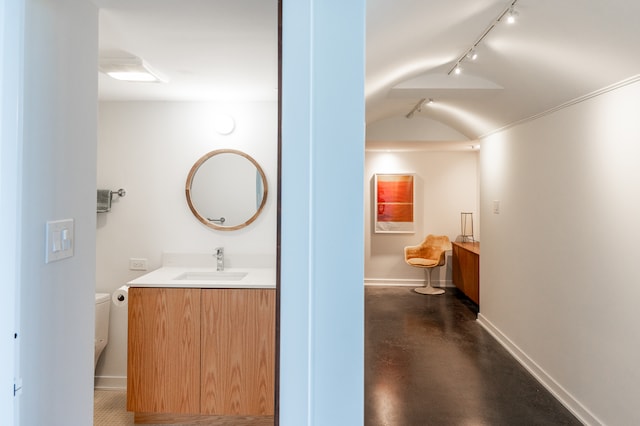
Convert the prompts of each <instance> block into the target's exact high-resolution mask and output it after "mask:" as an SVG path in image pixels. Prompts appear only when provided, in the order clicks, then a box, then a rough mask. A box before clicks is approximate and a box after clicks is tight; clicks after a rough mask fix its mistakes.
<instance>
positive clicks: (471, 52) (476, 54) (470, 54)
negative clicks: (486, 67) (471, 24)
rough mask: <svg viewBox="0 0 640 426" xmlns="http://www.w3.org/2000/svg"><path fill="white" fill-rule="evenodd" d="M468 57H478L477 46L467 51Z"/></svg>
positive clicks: (473, 59) (472, 58)
mask: <svg viewBox="0 0 640 426" xmlns="http://www.w3.org/2000/svg"><path fill="white" fill-rule="evenodd" d="M467 58H468V59H471V60H472V61H475V60H476V59H478V51H477V50H476V49H475V48H473V49H471V50H470V51H469V53H467Z"/></svg>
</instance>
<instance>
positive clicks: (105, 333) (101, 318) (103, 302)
mask: <svg viewBox="0 0 640 426" xmlns="http://www.w3.org/2000/svg"><path fill="white" fill-rule="evenodd" d="M110 306H111V295H110V294H109V293H96V347H95V361H94V364H93V368H94V370H95V368H96V365H97V364H98V358H100V354H102V351H103V350H104V348H105V346H107V341H108V339H109V308H110Z"/></svg>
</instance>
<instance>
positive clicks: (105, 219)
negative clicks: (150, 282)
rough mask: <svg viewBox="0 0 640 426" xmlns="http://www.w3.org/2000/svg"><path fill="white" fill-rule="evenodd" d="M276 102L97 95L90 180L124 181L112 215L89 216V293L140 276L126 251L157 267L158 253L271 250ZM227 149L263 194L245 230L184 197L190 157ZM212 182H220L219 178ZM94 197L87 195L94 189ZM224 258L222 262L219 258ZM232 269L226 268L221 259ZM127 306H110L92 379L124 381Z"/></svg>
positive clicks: (111, 184) (113, 185) (104, 383)
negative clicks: (230, 125) (92, 265)
mask: <svg viewBox="0 0 640 426" xmlns="http://www.w3.org/2000/svg"><path fill="white" fill-rule="evenodd" d="M219 113H228V114H230V115H231V116H233V117H234V118H235V121H236V128H235V131H234V132H233V133H231V134H230V135H227V136H223V135H219V134H218V133H216V131H215V129H214V120H213V118H214V117H215V116H216V115H217V114H219ZM277 122H278V118H277V103H275V102H273V103H266V102H262V103H242V104H233V103H230V104H212V103H203V102H101V103H100V105H99V120H98V129H99V132H98V187H99V188H101V189H111V190H117V189H119V188H124V189H125V190H126V192H127V193H126V196H125V197H123V198H118V197H117V196H114V202H113V204H112V208H111V212H109V213H100V214H98V215H97V253H96V275H97V278H96V286H95V288H96V291H98V292H108V293H112V292H113V291H114V290H115V289H117V288H118V287H120V286H121V285H123V284H125V283H127V282H128V281H130V280H132V279H134V278H136V277H138V276H140V275H142V274H144V273H145V272H141V271H130V270H129V259H130V258H144V259H147V260H148V268H149V271H150V270H153V269H156V268H158V267H160V266H161V262H162V252H163V251H169V252H191V253H198V252H199V253H211V254H212V255H213V251H214V248H215V247H218V246H223V247H224V248H225V254H226V256H227V258H228V261H232V260H233V256H234V254H244V253H250V254H262V255H270V256H272V257H273V259H274V267H275V254H276V214H277V212H276V191H277V181H276V179H277ZM222 148H233V149H237V150H240V151H243V152H245V153H247V154H249V155H250V156H252V157H253V158H254V159H255V160H256V161H257V162H258V163H259V164H260V165H261V167H262V168H263V170H264V172H265V174H266V177H267V184H268V186H269V194H268V198H267V203H266V205H265V208H264V210H263V212H262V213H261V215H260V216H259V217H258V218H257V219H256V220H255V221H254V222H253V223H252V224H250V225H249V226H248V227H246V228H244V229H240V230H236V231H218V230H213V229H210V228H208V227H206V226H204V225H203V224H201V223H200V222H199V221H198V220H197V219H196V218H195V217H194V216H193V214H192V213H191V211H190V210H189V207H188V205H187V202H186V198H185V183H186V179H187V175H188V174H189V171H190V169H191V167H192V166H193V164H194V163H195V162H196V161H197V160H198V159H199V158H200V157H201V156H203V155H204V154H206V153H207V152H209V151H213V150H216V149H222ZM220 184H221V185H222V184H224V182H221V183H220ZM94 198H95V194H94ZM228 265H230V264H229V263H228ZM230 266H232V265H230ZM126 339H127V310H126V308H124V307H116V306H114V305H111V318H110V327H109V342H108V344H107V347H106V349H105V351H104V352H103V355H102V357H101V360H100V361H99V363H98V366H97V369H96V376H99V377H98V381H97V386H100V387H110V386H115V387H119V386H125V384H126V382H125V377H126V371H127V365H126V359H127V358H126V348H127V340H126Z"/></svg>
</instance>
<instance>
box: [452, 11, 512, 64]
mask: <svg viewBox="0 0 640 426" xmlns="http://www.w3.org/2000/svg"><path fill="white" fill-rule="evenodd" d="M517 2H518V0H511V1H510V2H509V4H508V5H507V7H506V8H504V9H503V10H502V13H500V15H498V17H497V18H496V19H494V20H493V21H492V22H491V23H490V24H489V26H488V27H487V28H486V29H485V30H484V31H483V32H482V34H481V35H480V37H478V39H477V40H476V41H475V43H473V44H472V45H471V48H469V50H467V51H466V52H464V53H463V54H462V56H460V57H459V58H458V60H457V61H456V62H455V64H454V65H453V67H451V69H450V70H449V72H448V73H447V75H451V74H452V73H453V74H455V75H458V74H460V73H461V72H462V68H460V64H461V63H462V62H463V61H464V60H465V59H469V60H472V61H475V60H476V59H477V58H478V53H477V47H478V45H479V44H480V43H481V42H482V40H484V38H485V37H486V36H487V35H488V34H489V33H490V32H491V30H493V29H494V28H495V26H496V25H498V22H501V21H502V18H504V17H505V16H506V21H507V22H508V23H510V24H512V23H514V22H515V20H516V17H517V16H518V12H517V11H516V10H515V5H516V3H517Z"/></svg>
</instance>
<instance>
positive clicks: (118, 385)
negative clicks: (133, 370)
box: [93, 376, 127, 390]
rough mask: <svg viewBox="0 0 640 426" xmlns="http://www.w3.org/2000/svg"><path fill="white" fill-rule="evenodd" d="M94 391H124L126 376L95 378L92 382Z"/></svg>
mask: <svg viewBox="0 0 640 426" xmlns="http://www.w3.org/2000/svg"><path fill="white" fill-rule="evenodd" d="M93 387H94V389H99V390H114V389H118V390H125V389H127V377H126V376H95V377H94V380H93Z"/></svg>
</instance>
